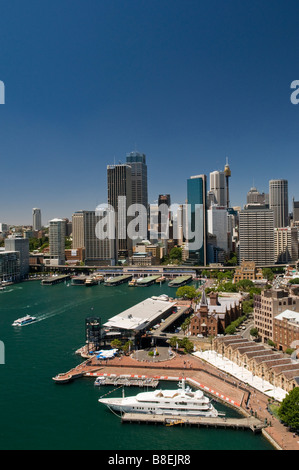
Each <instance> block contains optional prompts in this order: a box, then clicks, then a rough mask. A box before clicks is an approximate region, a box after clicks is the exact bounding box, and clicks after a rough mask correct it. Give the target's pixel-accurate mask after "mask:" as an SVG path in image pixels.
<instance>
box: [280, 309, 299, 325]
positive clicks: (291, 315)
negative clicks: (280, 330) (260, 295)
mask: <svg viewBox="0 0 299 470" xmlns="http://www.w3.org/2000/svg"><path fill="white" fill-rule="evenodd" d="M275 319H276V320H292V321H295V322H298V323H299V312H294V311H293V310H285V311H284V312H282V313H280V314H279V315H276V317H275Z"/></svg>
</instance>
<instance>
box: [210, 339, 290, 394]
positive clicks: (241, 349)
mask: <svg viewBox="0 0 299 470" xmlns="http://www.w3.org/2000/svg"><path fill="white" fill-rule="evenodd" d="M213 349H214V350H215V351H216V352H217V353H218V354H221V355H222V356H224V357H226V358H228V359H229V360H230V361H232V362H234V363H235V364H237V365H238V366H239V367H243V368H244V369H246V370H248V371H249V372H251V373H252V374H253V375H255V376H257V377H260V378H261V379H263V380H265V381H267V382H270V383H271V384H272V385H273V386H274V387H279V388H281V389H282V390H285V391H286V392H290V391H291V390H293V389H294V388H295V387H298V385H299V363H297V364H294V363H293V362H292V359H291V358H290V357H286V356H284V355H283V354H282V353H281V352H275V351H272V350H269V349H266V348H265V346H263V345H262V344H258V343H255V342H254V341H250V340H246V339H244V338H242V337H241V336H238V335H232V336H223V337H219V338H214V340H213Z"/></svg>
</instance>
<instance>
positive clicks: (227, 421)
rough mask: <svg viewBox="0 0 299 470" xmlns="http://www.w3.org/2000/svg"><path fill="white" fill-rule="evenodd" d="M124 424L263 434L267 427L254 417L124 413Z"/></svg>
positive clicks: (122, 418)
mask: <svg viewBox="0 0 299 470" xmlns="http://www.w3.org/2000/svg"><path fill="white" fill-rule="evenodd" d="M121 421H122V423H138V424H164V425H166V426H171V425H180V426H197V427H209V428H233V429H250V430H251V431H252V432H254V433H257V432H261V431H262V429H263V428H264V427H265V426H264V425H263V424H262V422H261V421H260V420H259V419H257V418H254V417H249V418H222V417H217V418H207V417H201V416H171V418H170V417H169V415H157V414H156V415H155V414H153V415H150V414H142V413H124V414H123V415H122V417H121Z"/></svg>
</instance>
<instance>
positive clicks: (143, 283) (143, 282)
mask: <svg viewBox="0 0 299 470" xmlns="http://www.w3.org/2000/svg"><path fill="white" fill-rule="evenodd" d="M160 278H161V276H146V277H143V278H140V279H138V280H137V283H136V285H137V286H140V287H147V286H151V285H152V284H155V282H156V281H157V280H158V279H160Z"/></svg>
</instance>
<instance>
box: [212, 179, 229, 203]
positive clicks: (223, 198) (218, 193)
mask: <svg viewBox="0 0 299 470" xmlns="http://www.w3.org/2000/svg"><path fill="white" fill-rule="evenodd" d="M209 198H210V200H211V203H212V204H215V205H217V206H222V207H226V206H227V191H226V179H225V173H224V171H213V172H212V173H210V191H209Z"/></svg>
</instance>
